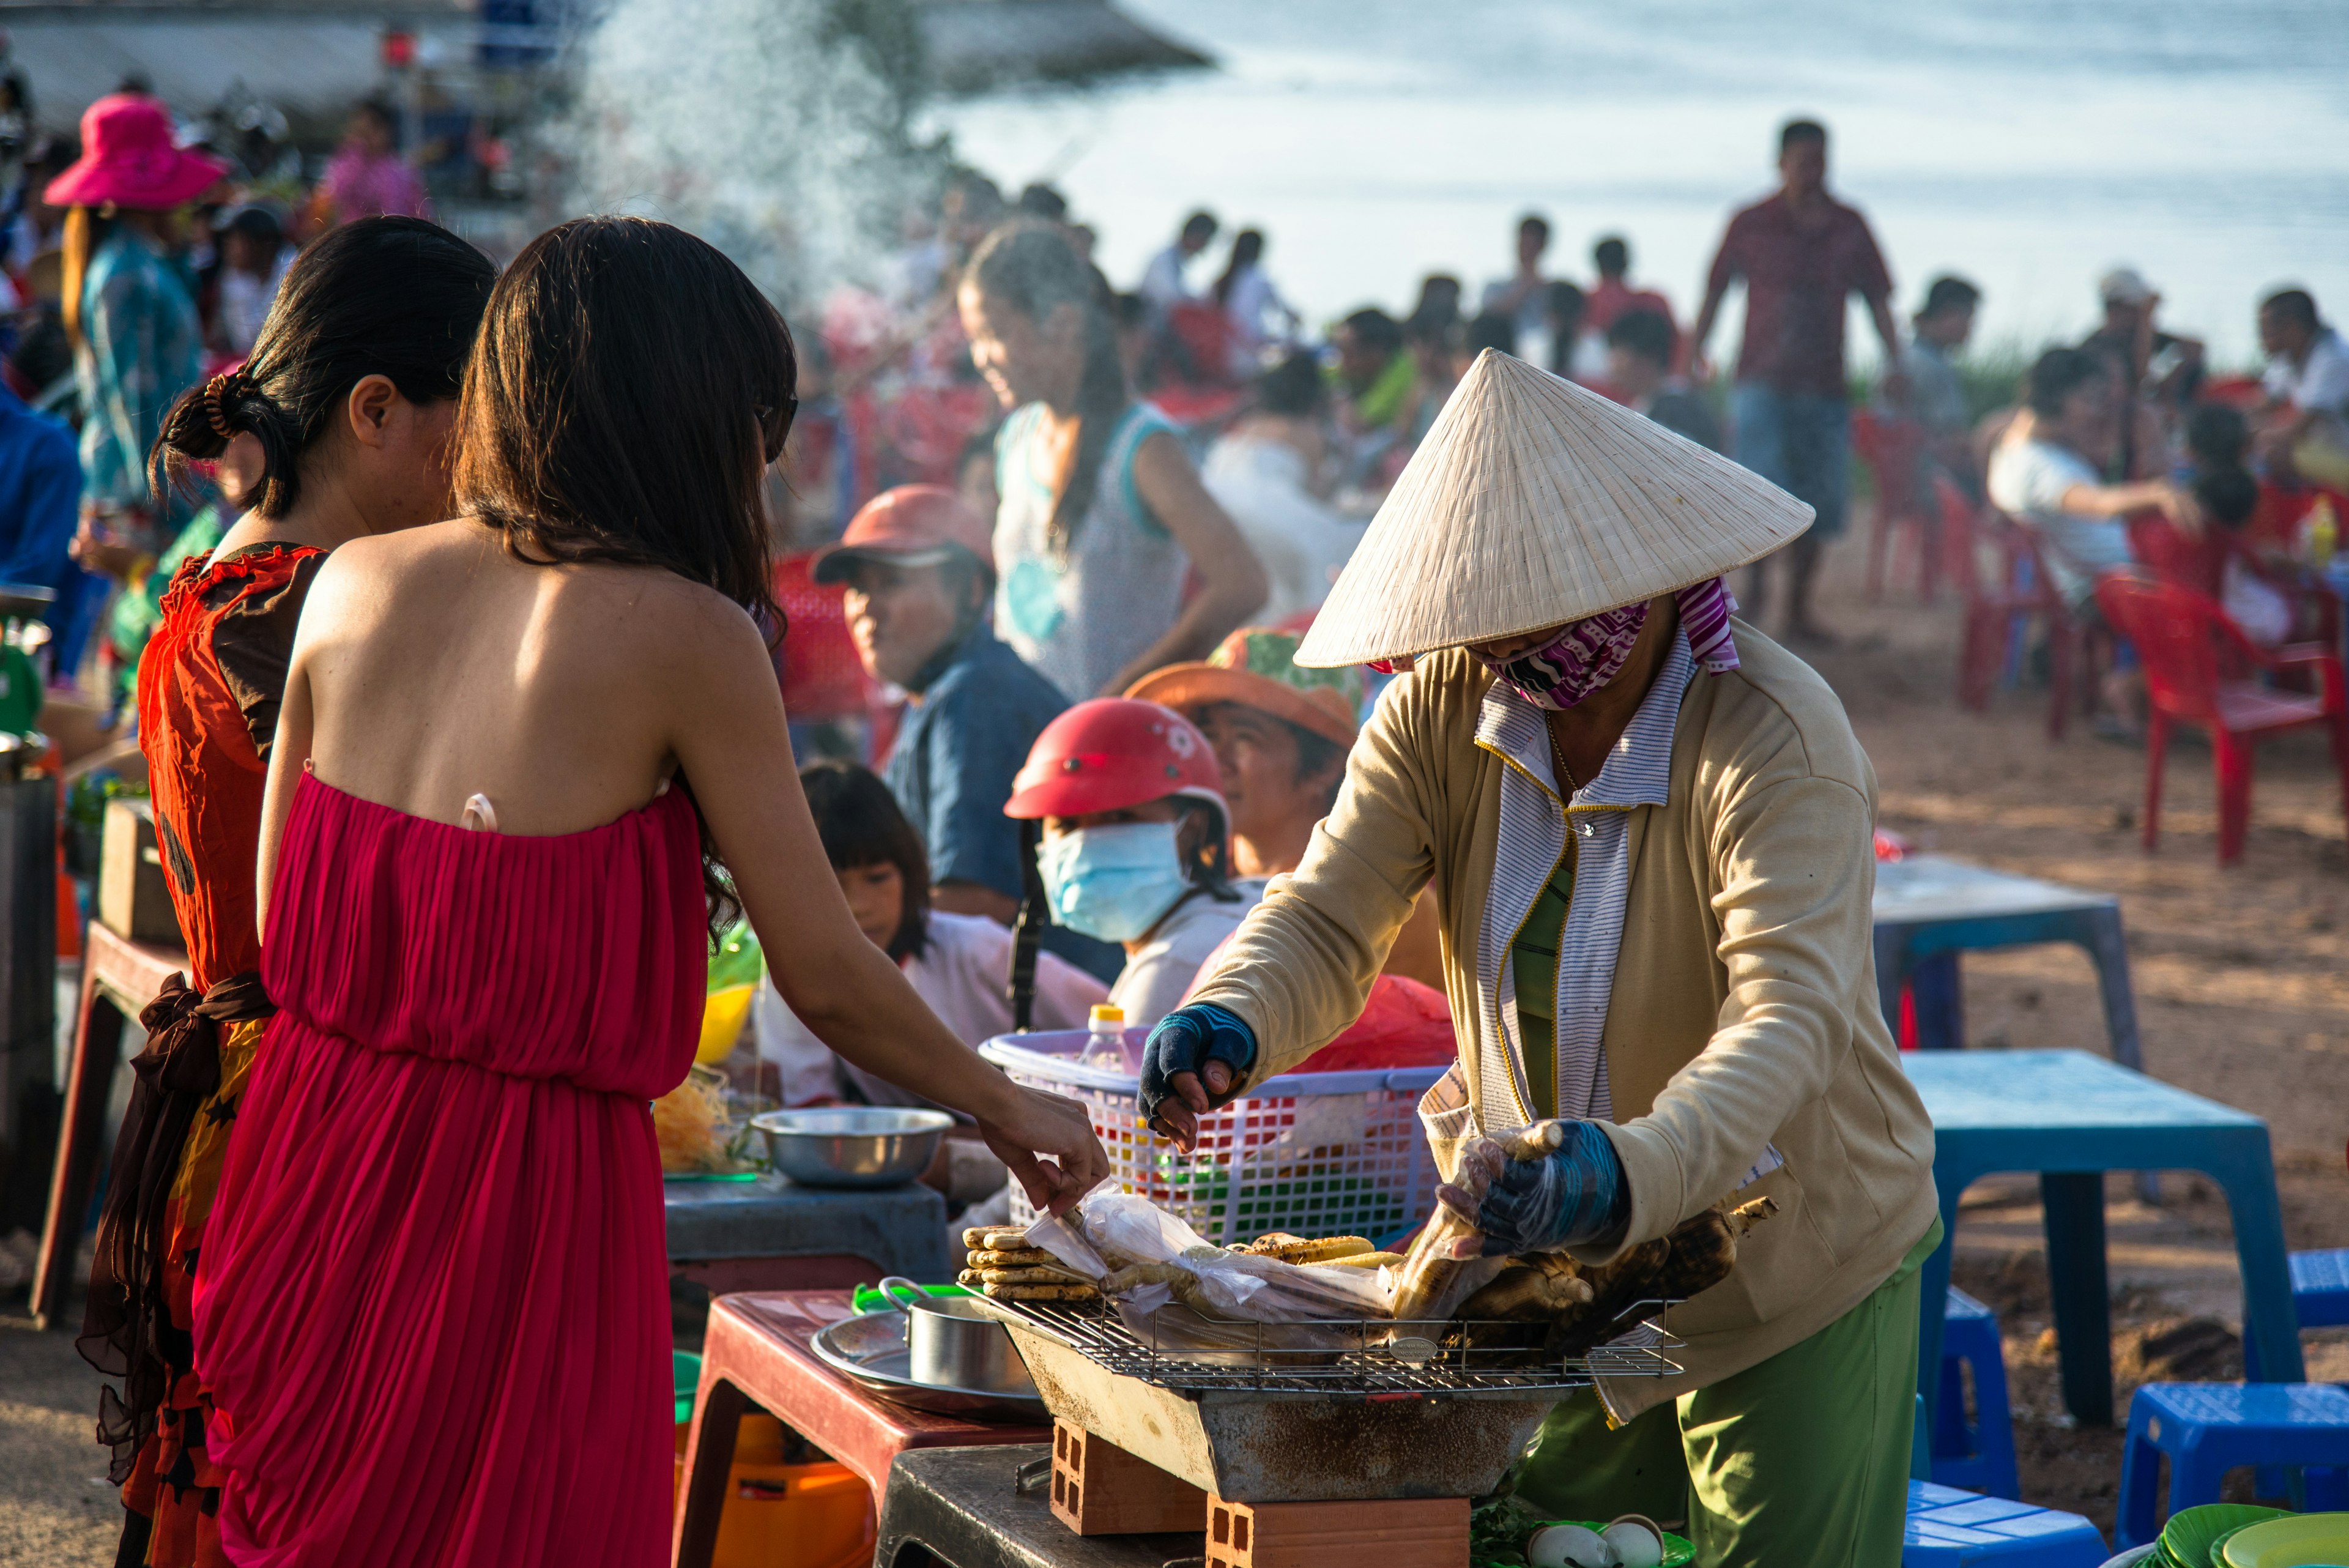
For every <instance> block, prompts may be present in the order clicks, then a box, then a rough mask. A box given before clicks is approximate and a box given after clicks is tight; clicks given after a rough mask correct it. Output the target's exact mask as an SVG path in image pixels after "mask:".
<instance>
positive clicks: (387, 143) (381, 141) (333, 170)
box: [309, 99, 432, 232]
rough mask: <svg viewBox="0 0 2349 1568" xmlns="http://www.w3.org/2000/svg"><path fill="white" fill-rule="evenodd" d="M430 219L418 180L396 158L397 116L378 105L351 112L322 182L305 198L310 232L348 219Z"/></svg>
mask: <svg viewBox="0 0 2349 1568" xmlns="http://www.w3.org/2000/svg"><path fill="white" fill-rule="evenodd" d="M385 213H389V214H392V215H393V216H396V217H403V218H429V217H430V216H432V201H431V198H429V196H427V195H426V194H425V193H424V178H423V176H422V175H420V174H419V173H417V171H416V169H415V166H414V165H413V164H411V163H409V161H408V160H407V159H405V158H403V157H401V156H400V149H399V115H398V111H397V110H395V109H393V108H392V107H391V105H390V104H388V103H387V102H385V101H384V100H383V99H367V100H365V101H364V102H362V103H361V104H360V105H359V106H358V107H357V109H353V110H352V111H351V123H350V128H349V129H348V130H346V131H345V132H344V133H343V145H342V148H341V150H340V151H337V152H336V154H335V156H334V157H333V159H332V160H330V161H328V162H327V164H326V178H325V179H323V180H321V181H319V182H318V188H317V190H316V192H314V193H313V195H312V197H311V202H310V214H309V215H310V223H311V228H312V230H313V231H314V232H315V231H316V230H319V229H328V228H332V227H333V226H334V225H335V224H336V223H349V222H350V221H351V220H352V219H353V218H373V217H379V216H381V215H383V214H385Z"/></svg>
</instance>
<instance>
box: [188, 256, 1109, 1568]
mask: <svg viewBox="0 0 2349 1568" xmlns="http://www.w3.org/2000/svg"><path fill="white" fill-rule="evenodd" d="M296 270H297V272H298V270H299V269H298V268H297V269H296ZM281 308H283V307H282V306H281ZM797 381H798V371H797V366H796V364H795V362H794V358H793V355H792V342H791V336H790V334H789V333H788V332H787V331H786V330H785V329H784V327H783V322H782V318H781V317H780V316H778V315H777V314H776V313H775V310H774V307H773V306H771V305H770V304H769V303H768V302H767V300H766V298H765V296H762V295H761V293H760V292H759V290H758V288H757V287H756V286H754V285H752V284H751V282H750V279H749V278H747V277H745V276H743V275H742V273H741V271H740V268H738V267H736V266H735V265H733V264H732V263H731V262H730V261H728V260H727V259H726V258H725V257H724V256H722V255H720V254H719V253H718V252H717V251H715V250H714V249H712V248H711V247H710V246H709V244H705V243H704V242H702V241H700V240H698V239H696V238H694V237H693V236H692V235H690V234H686V233H684V232H683V231H682V230H679V229H675V228H671V227H669V226H668V225H667V224H665V223H651V222H647V221H646V220H644V219H640V218H583V219H579V220H576V221H574V222H572V223H564V224H561V225H559V226H557V227H555V228H553V229H550V230H548V231H547V232H546V233H545V234H541V235H540V236H539V237H538V238H536V239H535V240H533V241H532V242H531V243H530V244H529V245H527V246H526V247H524V248H523V252H522V254H520V255H518V256H516V257H515V258H514V261H513V264H512V265H511V266H509V267H508V268H507V269H506V272H505V275H504V276H503V277H502V278H501V279H500V280H499V281H498V285H497V288H496V290H495V292H494V293H493V294H492V296H491V299H490V305H489V309H488V311H487V313H486V315H485V316H484V317H483V320H482V326H481V340H480V342H479V343H478V344H477V345H476V346H475V348H474V350H473V357H472V362H471V366H470V367H469V368H468V369H467V371H466V377H465V389H464V395H463V400H462V407H461V410H460V413H459V415H458V434H457V441H458V457H457V469H456V477H457V505H458V508H459V510H460V515H458V516H457V517H455V518H454V519H452V520H450V521H448V522H442V523H435V524H429V526H426V527H422V528H415V529H410V530H409V531H408V532H406V533H401V534H392V535H383V536H380V537H374V538H367V539H359V540H356V541H354V542H353V543H351V544H349V545H346V546H344V547H343V548H342V549H341V550H338V551H336V554H335V556H334V557H333V558H332V559H331V560H329V561H327V562H326V565H325V566H323V567H322V568H321V569H320V570H319V573H318V577H317V581H316V584H315V585H314V586H313V587H312V588H311V591H310V601H309V607H308V608H307V609H306V610H305V613H304V615H303V618H302V627H301V631H300V633H299V635H298V636H297V637H296V638H295V643H294V651H293V658H292V660H291V662H290V664H289V665H288V666H287V667H286V674H285V708H284V711H283V714H282V716H281V718H280V719H279V722H278V728H277V742H276V745H275V746H274V749H273V750H272V752H271V753H270V759H269V790H268V797H267V802H266V806H265V809H264V826H263V829H262V837H261V842H262V852H261V866H260V877H259V880H260V884H261V886H262V888H264V890H265V898H264V907H263V909H262V918H263V921H264V932H265V940H264V943H263V947H262V970H263V975H264V979H265V980H266V981H267V982H268V987H269V995H270V999H271V1000H272V1001H273V1002H274V1003H275V1004H276V1005H277V1007H278V1008H279V1010H280V1011H279V1012H278V1013H277V1015H276V1016H275V1017H274V1019H272V1020H271V1021H270V1024H269V1033H268V1039H267V1042H266V1044H265V1046H264V1049H263V1051H262V1053H261V1055H260V1059H259V1061H258V1063H257V1064H256V1065H255V1067H254V1075H253V1082H252V1085H251V1086H250V1087H249V1088H248V1089H247V1090H246V1092H245V1095H244V1097H243V1100H242V1101H240V1102H239V1105H238V1108H237V1134H236V1138H235V1141H234V1142H233V1144H232V1145H231V1147H230V1148H229V1153H228V1163H227V1167H226V1168H225V1169H224V1170H223V1171H222V1174H221V1183H220V1193H219V1198H218V1200H217V1202H216V1203H215V1205H214V1207H213V1210H212V1224H211V1227H210V1229H209V1230H208V1231H207V1233H206V1237H205V1241H204V1272H203V1278H202V1280H200V1281H199V1282H198V1284H197V1290H196V1303H195V1306H196V1311H195V1347H196V1359H197V1365H199V1366H202V1368H203V1371H204V1376H205V1377H206V1378H207V1379H208V1380H209V1381H210V1382H211V1384H212V1386H213V1388H214V1389H215V1390H216V1397H217V1398H218V1400H219V1404H220V1409H221V1413H222V1422H223V1425H224V1427H225V1428H226V1439H225V1441H224V1442H223V1443H222V1444H221V1445H220V1455H219V1457H220V1459H221V1462H222V1464H223V1465H224V1466H225V1467H226V1468H227V1470H228V1473H229V1475H230V1477H231V1485H230V1487H229V1490H228V1493H227V1496H226V1498H225V1499H224V1501H223V1505H222V1511H221V1535H222V1541H223V1542H224V1543H225V1545H226V1547H227V1549H228V1552H229V1554H230V1555H231V1557H233V1559H234V1560H236V1561H238V1562H241V1563H270V1564H272V1565H273V1568H343V1565H345V1564H349V1563H367V1564H368V1565H369V1568H473V1565H478V1568H490V1565H492V1564H494V1565H495V1568H556V1565H558V1564H559V1565H562V1568H569V1565H571V1564H574V1563H595V1564H597V1565H599V1568H657V1565H659V1564H661V1563H667V1561H668V1546H669V1529H670V1499H671V1487H672V1480H671V1477H672V1467H671V1462H670V1461H671V1448H670V1433H671V1431H672V1429H673V1428H672V1421H671V1410H670V1406H671V1403H672V1400H671V1392H670V1372H669V1359H668V1350H669V1306H668V1288H667V1275H668V1263H667V1246H666V1243H665V1241H664V1240H663V1237H662V1230H661V1226H662V1220H661V1174H660V1154H659V1149H658V1147H657V1140H656V1139H655V1137H654V1133H653V1124H652V1113H651V1109H650V1102H651V1101H652V1100H654V1099H655V1098H657V1096H661V1095H663V1094H665V1093H667V1091H669V1090H670V1089H673V1088H675V1087H676V1086H677V1085H678V1084H679V1083H680V1082H682V1081H683V1080H684V1078H685V1075H686V1070H687V1069H688V1067H689V1066H690V1065H691V1064H692V1062H693V1054H694V1049H695V1046H696V1044H698V1039H699V1021H700V1017H701V1010H702V1002H703V996H704V991H705V989H706V982H707V973H706V970H707V959H708V955H709V932H710V929H711V926H712V924H713V923H715V922H718V921H722V920H728V919H731V917H732V915H733V913H734V911H735V910H736V909H740V910H743V911H745V912H747V913H748V915H749V917H750V923H751V926H752V927H753V928H754V929H756V930H757V932H758V933H759V936H760V938H761V941H762V942H763V944H764V946H765V948H766V950H767V954H768V957H769V958H770V960H771V961H772V964H773V968H774V977H775V983H776V987H777V989H778V990H780V991H781V993H782V996H783V999H784V1001H785V1002H787V1003H788V1004H789V1005H790V1007H791V1010H792V1012H793V1013H795V1014H797V1015H798V1017H799V1018H800V1019H801V1021H802V1023H805V1024H807V1026H808V1028H809V1030H810V1031H811V1032H812V1033H814V1034H815V1035H816V1037H817V1038H818V1039H820V1040H822V1041H823V1043H824V1044H826V1045H828V1046H830V1047H831V1048H832V1049H833V1050H834V1051H836V1052H838V1053H839V1054H841V1055H842V1056H843V1057H845V1058H847V1059H848V1060H849V1061H850V1062H852V1063H854V1064H855V1065H857V1066H860V1067H863V1068H864V1069H865V1070H866V1071H867V1072H870V1073H873V1074H874V1075H876V1076H878V1077H881V1078H883V1079H885V1080H887V1081H889V1082H892V1083H917V1084H919V1085H921V1088H922V1092H923V1094H924V1095H926V1096H928V1097H929V1098H931V1099H933V1100H936V1102H937V1103H939V1104H940V1105H943V1106H948V1107H950V1108H952V1109H956V1110H960V1111H966V1112H968V1113H969V1114H970V1115H971V1116H972V1117H973V1118H974V1119H975V1120H976V1121H977V1123H978V1127H979V1130H980V1132H981V1133H982V1134H983V1135H984V1136H985V1137H987V1139H988V1143H989V1144H990V1145H991V1146H992V1147H993V1148H994V1150H995V1152H996V1153H997V1154H998V1155H999V1156H1000V1157H1001V1158H1003V1159H1004V1160H1005V1162H1006V1163H1007V1164H1008V1165H1009V1166H1010V1167H1011V1168H1012V1170H1013V1171H1014V1172H1015V1173H1016V1174H1017V1175H1018V1176H1019V1178H1020V1179H1021V1180H1022V1181H1023V1182H1025V1184H1026V1186H1027V1188H1028V1191H1029V1193H1030V1196H1031V1197H1032V1198H1033V1199H1035V1200H1036V1203H1037V1205H1038V1207H1040V1208H1041V1207H1046V1206H1050V1207H1053V1208H1057V1209H1060V1210H1066V1209H1068V1208H1069V1207H1070V1206H1071V1204H1073V1203H1074V1202H1075V1201H1076V1199H1077V1198H1078V1197H1079V1195H1081V1193H1083V1192H1085V1191H1086V1190H1088V1189H1091V1188H1092V1185H1093V1184H1094V1183H1095V1182H1097V1181H1099V1180H1101V1179H1102V1177H1103V1176H1105V1175H1106V1174H1107V1173H1108V1168H1109V1162H1108V1159H1107V1158H1106V1157H1105V1156H1104V1155H1103V1154H1102V1150H1101V1146H1100V1145H1099V1144H1098V1143H1097V1142H1095V1141H1094V1138H1093V1136H1092V1127H1091V1126H1090V1125H1089V1124H1088V1123H1087V1121H1086V1119H1085V1114H1084V1112H1083V1110H1082V1109H1081V1107H1079V1106H1075V1105H1073V1104H1071V1102H1069V1101H1066V1100H1058V1099H1054V1098H1052V1097H1050V1096H1044V1095H1039V1094H1035V1093H1033V1092H1031V1091H1029V1090H1026V1089H1022V1088H1019V1087H1018V1086H1017V1085H1014V1084H1013V1083H1012V1082H1011V1081H1010V1080H1009V1079H1008V1078H1006V1077H1005V1076H1004V1075H1002V1074H1001V1073H999V1072H998V1071H997V1070H996V1069H995V1068H993V1067H991V1066H989V1065H988V1064H987V1063H986V1062H984V1061H983V1060H981V1059H980V1057H979V1056H978V1054H977V1053H976V1052H974V1051H972V1050H971V1049H970V1047H968V1045H966V1044H963V1043H962V1042H961V1041H960V1040H959V1039H957V1038H956V1037H955V1035H954V1034H953V1033H950V1032H949V1031H948V1030H947V1026H946V1025H945V1024H943V1023H939V1022H938V1020H937V1018H936V1015H935V1014H933V1013H932V1012H930V1011H929V1009H928V1008H927V1007H926V1006H925V1005H924V1004H923V1002H922V1001H921V998H920V996H919V995H918V994H917V993H916V992H915V991H914V989H913V987H912V985H911V984H910V983H909V982H908V981H906V979H905V976H904V975H903V974H901V973H900V972H899V971H898V970H897V966H896V965H895V962H893V961H891V960H890V958H889V955H888V954H887V953H885V952H884V951H883V950H881V949H880V948H877V947H875V946H874V945H873V943H872V942H871V941H869V940H866V938H865V936H864V932H863V931H862V930H860V929H858V927H857V924H856V920H855V918H854V916H853V915H852V914H851V913H850V911H849V907H848V902H847V899H846V898H845V897H844V896H843V893H842V891H841V885H840V879H839V877H837V876H836V875H835V874H834V873H833V869H832V864H831V860H830V858H829V857H828V856H827V855H826V853H825V851H824V846H823V839H822V838H821V837H820V836H818V835H817V833H816V828H815V823H814V821H813V820H812V817H811V816H810V815H809V811H808V805H807V798H806V796H805V795H804V794H802V789H801V785H800V781H799V774H798V773H797V771H796V770H795V769H794V768H793V767H792V755H791V733H790V721H789V717H788V715H787V714H786V713H785V711H784V709H783V703H782V697H781V691H779V689H778V687H777V683H776V680H775V668H774V664H773V662H772V659H771V651H770V650H771V645H772V644H773V642H774V641H775V640H776V639H778V638H779V637H780V635H781V630H782V628H781V627H780V626H779V625H778V624H777V623H776V621H775V619H774V607H773V600H772V598H771V594H772V592H773V590H772V587H771V584H772V582H773V576H772V572H771V564H770V562H769V559H768V554H767V539H768V518H767V511H766V504H765V494H766V486H765V475H766V471H767V468H768V465H770V464H771V463H772V462H774V461H775V460H776V459H777V458H778V457H780V456H781V453H782V452H783V443H784V441H785V440H786V439H787V438H788V437H789V435H790V432H791V425H792V413H793V411H794V407H795V401H796V399H795V393H794V388H795V386H796V385H797ZM762 623H763V624H762ZM720 857H722V861H721V859H720ZM1039 1156H1042V1157H1043V1158H1039ZM1055 1162H1057V1164H1056V1163H1055Z"/></svg>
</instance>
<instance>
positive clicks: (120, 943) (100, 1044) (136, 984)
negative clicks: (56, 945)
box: [32, 920, 188, 1328]
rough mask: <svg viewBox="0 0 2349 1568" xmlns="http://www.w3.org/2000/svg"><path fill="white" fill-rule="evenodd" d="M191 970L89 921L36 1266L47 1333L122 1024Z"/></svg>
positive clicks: (85, 1203) (66, 1270)
mask: <svg viewBox="0 0 2349 1568" xmlns="http://www.w3.org/2000/svg"><path fill="white" fill-rule="evenodd" d="M187 965H188V955H187V954H186V953H184V952H182V951H181V950H179V949H178V948H167V947H157V946H154V945H152V944H150V943H147V942H134V941H132V940H130V939H129V938H128V937H123V936H117V935H116V934H115V933H114V932H113V931H112V930H110V929H108V928H107V927H106V926H104V925H101V924H100V923H98V921H96V920H92V921H91V922H90V923H89V936H88V946H87V949H86V950H85V951H84V952H83V954H82V961H81V1002H80V1006H79V1009H78V1012H77V1013H76V1014H75V1018H74V1043H73V1055H72V1058H71V1060H70V1062H69V1064H68V1065H67V1069H66V1104H65V1113H64V1115H63V1116H61V1117H60V1118H59V1125H58V1127H57V1165H56V1168H55V1169H54V1170H53V1171H52V1172H51V1174H50V1177H49V1209H48V1214H47V1217H46V1218H45V1219H44V1220H43V1221H42V1224H41V1251H40V1256H39V1259H38V1260H37V1261H36V1262H35V1263H34V1265H33V1303H32V1305H33V1322H34V1323H35V1324H36V1325H38V1326H39V1327H42V1328H47V1327H49V1326H50V1325H51V1324H52V1323H53V1322H54V1321H55V1319H56V1317H57V1311H58V1309H59V1308H61V1307H62V1306H63V1305H64V1304H65V1301H66V1297H67V1293H68V1291H69V1286H70V1283H71V1282H70V1279H69V1277H68V1276H69V1275H70V1273H71V1272H72V1269H73V1266H74V1260H75V1259H76V1258H77V1257H78V1256H79V1255H80V1253H81V1234H82V1220H83V1218H84V1217H85V1216H86V1215H87V1214H88V1212H89V1198H90V1191H91V1189H92V1188H93V1187H95V1186H96V1184H97V1180H98V1149H99V1148H100V1147H102V1146H103V1145H104V1143H105V1141H106V1102H107V1100H108V1098H109V1096H111V1094H112V1092H113V1088H114V1070H115V1068H117V1067H118V1066H119V1065H120V1064H121V1063H122V1029H123V1024H124V1023H126V1022H127V1021H129V1020H130V1019H133V1018H136V1017H138V1016H139V1013H140V1010H142V1009H143V1008H145V1007H146V1005H147V1004H148V1003H149V1002H152V1001H154V1000H155V994H156V992H160V991H161V990H162V989H163V982H164V981H167V980H169V979H171V976H172V975H173V974H174V973H176V972H179V971H183V970H185V969H186V968H187Z"/></svg>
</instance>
